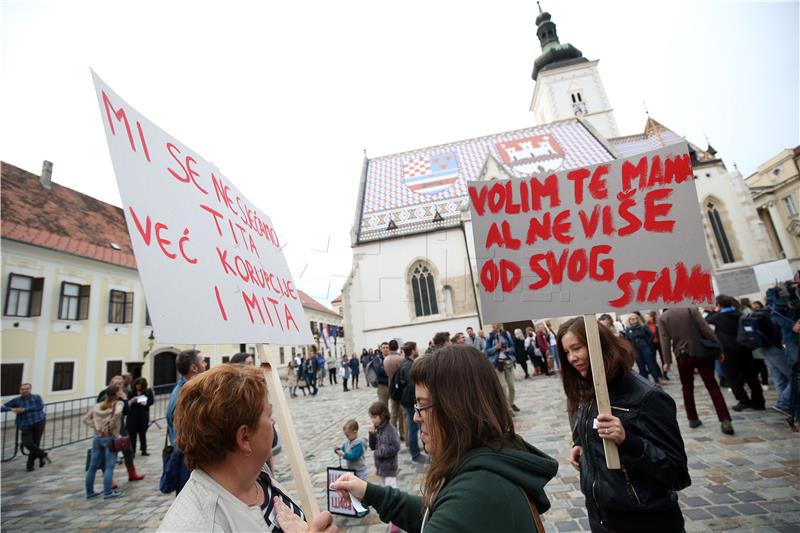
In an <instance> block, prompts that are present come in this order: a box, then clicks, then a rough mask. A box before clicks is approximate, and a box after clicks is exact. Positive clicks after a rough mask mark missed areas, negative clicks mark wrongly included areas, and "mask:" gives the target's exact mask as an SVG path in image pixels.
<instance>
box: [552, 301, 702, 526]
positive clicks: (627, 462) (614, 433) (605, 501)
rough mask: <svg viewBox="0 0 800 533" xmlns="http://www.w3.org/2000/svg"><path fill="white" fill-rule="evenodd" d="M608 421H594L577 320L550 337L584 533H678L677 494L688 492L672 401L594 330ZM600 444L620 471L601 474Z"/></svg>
mask: <svg viewBox="0 0 800 533" xmlns="http://www.w3.org/2000/svg"><path fill="white" fill-rule="evenodd" d="M599 333H600V347H601V351H602V359H603V366H604V367H605V373H606V380H607V383H608V394H609V397H610V402H611V405H612V414H599V413H598V405H597V400H596V399H595V397H594V381H593V378H592V367H591V365H590V364H589V348H588V343H587V340H586V326H585V322H584V319H583V317H577V318H573V319H571V320H568V321H567V322H565V323H564V324H562V325H561V327H560V328H559V330H558V339H559V346H558V347H559V357H560V358H561V365H562V368H563V372H562V373H561V379H562V381H563V383H564V392H565V393H566V396H567V411H568V413H569V414H570V420H572V421H574V425H573V432H572V440H573V443H574V445H573V448H572V451H571V452H570V464H571V465H572V466H573V467H574V468H575V469H576V470H578V471H579V472H580V487H581V492H583V494H584V496H585V499H586V511H587V514H588V515H589V526H590V527H591V529H592V531H602V532H607V531H614V532H617V531H618V532H630V533H634V532H635V533H638V532H640V531H647V532H650V533H662V532H663V533H673V532H676V531H683V524H684V520H683V514H682V513H681V508H680V506H679V505H678V495H677V491H679V490H682V489H684V488H686V487H688V486H689V485H690V484H691V482H692V481H691V478H690V477H689V467H688V464H687V462H688V461H687V458H686V451H685V449H684V446H683V439H682V438H681V432H680V429H679V428H678V421H677V419H676V406H675V401H674V400H673V399H672V397H671V396H669V395H668V394H666V393H665V392H663V391H662V390H661V388H659V387H657V386H656V385H655V384H652V383H650V382H649V381H647V380H646V379H644V378H642V377H641V376H639V375H636V374H632V373H631V366H632V365H633V361H634V359H635V357H636V354H635V353H634V351H633V349H632V347H631V346H630V345H629V344H628V343H626V342H624V341H622V340H621V339H620V338H619V337H617V336H616V335H615V334H614V333H612V332H611V330H610V329H608V328H599ZM604 441H612V442H614V443H615V444H616V445H617V448H618V451H619V458H620V464H621V467H622V468H621V469H620V470H611V469H609V468H607V467H606V460H605V452H604V448H605V444H604Z"/></svg>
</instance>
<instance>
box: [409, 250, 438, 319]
mask: <svg viewBox="0 0 800 533" xmlns="http://www.w3.org/2000/svg"><path fill="white" fill-rule="evenodd" d="M411 294H412V296H413V297H414V312H415V313H416V315H417V316H428V315H436V314H439V305H438V304H437V302H436V287H435V284H434V280H433V272H431V270H430V268H428V265H426V264H425V263H422V262H420V263H417V264H416V265H414V268H413V269H412V270H411Z"/></svg>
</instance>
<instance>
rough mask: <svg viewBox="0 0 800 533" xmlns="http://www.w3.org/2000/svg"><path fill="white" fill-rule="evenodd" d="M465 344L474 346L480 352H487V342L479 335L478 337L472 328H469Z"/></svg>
mask: <svg viewBox="0 0 800 533" xmlns="http://www.w3.org/2000/svg"><path fill="white" fill-rule="evenodd" d="M465 343H466V344H468V345H469V346H472V347H473V348H475V349H476V350H478V351H479V352H483V351H485V350H486V340H485V339H483V338H482V337H480V336H479V335H476V334H475V331H474V330H473V329H472V326H467V338H466V339H465Z"/></svg>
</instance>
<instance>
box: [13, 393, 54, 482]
mask: <svg viewBox="0 0 800 533" xmlns="http://www.w3.org/2000/svg"><path fill="white" fill-rule="evenodd" d="M32 391H33V387H32V386H31V384H30V383H23V384H22V385H20V387H19V396H17V397H16V398H12V399H11V400H9V401H7V402H6V403H4V404H3V407H2V411H3V412H4V413H5V412H8V411H11V412H13V413H14V414H16V415H17V417H16V420H14V423H15V425H16V428H17V430H18V431H19V432H20V433H22V446H24V447H25V448H27V449H28V460H27V463H26V465H25V470H27V471H28V472H32V471H33V465H34V464H35V463H36V459H39V468H42V467H44V464H45V461H46V462H48V463H49V462H51V461H50V457H49V456H48V455H47V452H45V451H44V450H42V449H41V448H40V447H39V444H40V443H41V441H42V434H43V433H44V427H45V424H46V422H47V417H46V415H45V412H44V402H42V397H41V396H39V395H38V394H31V392H32Z"/></svg>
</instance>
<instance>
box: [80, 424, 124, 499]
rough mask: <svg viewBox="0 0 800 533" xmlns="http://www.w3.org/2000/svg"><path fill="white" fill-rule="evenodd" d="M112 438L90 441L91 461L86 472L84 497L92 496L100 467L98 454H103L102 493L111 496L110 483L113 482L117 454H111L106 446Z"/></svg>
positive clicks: (98, 438) (97, 438)
mask: <svg viewBox="0 0 800 533" xmlns="http://www.w3.org/2000/svg"><path fill="white" fill-rule="evenodd" d="M113 438H114V437H95V438H94V440H93V441H92V460H91V462H90V463H89V470H87V471H86V495H87V496H89V495H90V494H94V478H95V474H97V468H98V467H99V466H100V457H101V455H100V454H105V457H106V467H105V470H103V493H104V494H111V482H112V481H113V480H114V466H115V465H116V464H117V453H116V452H112V451H111V449H110V448H109V447H108V444H109V443H110V442H111V441H112V440H113Z"/></svg>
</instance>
